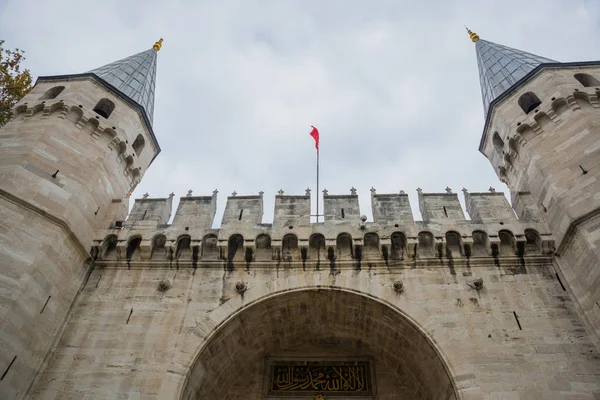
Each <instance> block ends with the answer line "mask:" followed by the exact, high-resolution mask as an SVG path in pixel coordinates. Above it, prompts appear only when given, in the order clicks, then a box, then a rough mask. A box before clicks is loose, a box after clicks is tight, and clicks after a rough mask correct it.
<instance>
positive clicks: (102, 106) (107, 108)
mask: <svg viewBox="0 0 600 400" xmlns="http://www.w3.org/2000/svg"><path fill="white" fill-rule="evenodd" d="M114 110H115V103H113V102H112V101H111V100H109V99H107V98H103V99H100V101H99V102H98V104H96V106H95V107H94V112H95V113H96V114H98V115H100V116H102V117H104V118H108V117H110V114H112V112H113V111H114Z"/></svg>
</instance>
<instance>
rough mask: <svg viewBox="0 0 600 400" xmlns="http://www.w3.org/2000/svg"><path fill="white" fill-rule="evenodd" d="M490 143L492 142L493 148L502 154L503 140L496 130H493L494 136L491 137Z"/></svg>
mask: <svg viewBox="0 0 600 400" xmlns="http://www.w3.org/2000/svg"><path fill="white" fill-rule="evenodd" d="M492 143H493V144H494V148H495V149H496V151H497V152H498V153H499V154H502V151H503V150H504V140H502V138H501V137H500V134H499V133H498V132H494V136H493V137H492Z"/></svg>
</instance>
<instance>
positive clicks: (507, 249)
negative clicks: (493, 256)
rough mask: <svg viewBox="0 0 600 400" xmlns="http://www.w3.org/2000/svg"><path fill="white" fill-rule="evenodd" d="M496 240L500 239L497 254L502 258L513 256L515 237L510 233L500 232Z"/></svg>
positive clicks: (506, 231)
mask: <svg viewBox="0 0 600 400" xmlns="http://www.w3.org/2000/svg"><path fill="white" fill-rule="evenodd" d="M498 239H500V246H499V249H498V250H499V252H500V255H503V256H512V255H515V250H516V240H515V235H513V233H512V232H511V231H508V230H502V231H500V232H498Z"/></svg>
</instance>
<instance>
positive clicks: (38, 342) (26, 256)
mask: <svg viewBox="0 0 600 400" xmlns="http://www.w3.org/2000/svg"><path fill="white" fill-rule="evenodd" d="M57 86H62V87H64V89H63V90H62V91H61V92H60V93H59V94H58V96H56V97H55V98H51V99H50V98H46V96H45V93H46V92H47V91H48V90H49V89H51V88H54V87H57ZM102 98H108V99H109V100H111V101H113V102H114V103H115V105H116V107H115V110H114V111H113V113H112V114H110V115H109V116H108V118H105V117H104V116H101V115H99V114H97V113H96V112H94V111H93V109H94V107H95V105H96V104H97V103H98V102H99V101H100V99H102ZM138 135H142V136H145V146H144V148H143V149H142V150H141V151H140V149H139V148H138V150H137V151H136V150H135V149H134V148H133V147H132V144H133V143H134V140H135V139H136V138H137V137H138ZM138 143H139V141H138ZM0 147H2V157H1V158H0V202H1V203H0V220H1V224H2V225H1V226H2V231H0V255H1V258H0V262H1V269H0V304H1V305H2V314H1V315H0V316H1V323H2V325H1V326H2V329H3V332H2V338H1V340H2V346H1V347H2V349H1V353H0V354H1V356H0V371H3V372H0V373H6V375H5V376H4V378H3V379H1V380H0V398H3V399H4V398H6V399H21V398H23V396H24V395H25V393H26V392H27V390H28V388H29V387H30V385H31V384H32V382H33V380H34V378H35V376H36V374H37V373H38V372H39V369H40V367H41V365H42V363H43V361H44V360H45V358H46V356H47V355H48V351H49V350H50V349H51V348H52V346H53V344H54V343H55V342H56V341H57V340H58V338H59V337H60V335H61V330H62V326H63V323H64V321H65V316H66V315H67V313H68V311H69V309H70V307H71V306H72V302H73V301H74V299H75V296H76V294H77V291H78V289H79V288H80V287H81V285H82V283H83V280H84V278H85V276H86V273H87V272H89V265H84V261H85V260H86V259H88V258H89V250H90V247H91V245H92V240H93V239H94V237H95V235H96V232H97V231H98V229H106V228H108V227H109V226H110V224H114V223H115V221H116V220H119V219H123V217H124V216H125V215H126V209H127V199H126V197H127V196H128V194H129V193H130V191H131V190H133V189H134V188H135V186H136V185H137V183H138V182H139V181H140V179H141V178H142V176H143V173H144V172H145V171H146V169H147V167H148V166H149V164H150V162H151V160H152V159H153V157H154V155H155V154H156V152H157V149H156V148H154V144H153V143H152V140H151V138H150V136H149V131H148V129H147V127H146V126H145V125H144V123H143V121H142V119H141V117H140V115H139V113H138V111H137V110H136V109H134V108H132V107H131V106H130V105H129V104H128V103H126V102H124V101H123V100H122V99H119V98H118V97H117V96H115V95H114V94H112V93H110V92H109V91H108V90H106V89H105V88H104V87H102V86H99V85H97V84H96V83H95V82H94V81H92V80H91V79H90V78H86V79H71V80H69V81H66V80H64V79H63V80H61V79H57V81H49V80H47V81H44V82H41V83H38V84H36V86H35V87H34V88H33V89H32V91H31V92H30V93H28V94H27V95H26V96H25V97H24V98H23V99H22V100H21V101H20V102H19V103H18V104H17V105H16V107H15V109H14V117H13V119H12V120H11V121H9V122H8V123H7V124H6V125H5V126H4V127H2V129H1V130H0ZM48 299H49V300H48ZM46 301H47V304H46V307H45V308H44V304H45V302H46ZM42 309H43V312H42V311H41V310H42ZM15 356H16V357H17V358H16V359H15V358H14V357H15ZM13 360H14V361H13Z"/></svg>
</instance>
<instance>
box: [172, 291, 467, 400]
mask: <svg viewBox="0 0 600 400" xmlns="http://www.w3.org/2000/svg"><path fill="white" fill-rule="evenodd" d="M282 365H283V366H285V367H286V368H288V369H289V370H290V371H296V372H297V371H298V368H299V367H296V366H301V367H300V372H302V371H304V373H306V372H307V371H308V372H309V373H311V371H324V372H325V373H328V371H329V372H330V373H331V374H335V373H336V372H335V371H337V372H340V371H341V373H342V374H345V373H346V372H347V371H348V370H347V369H346V370H344V369H343V367H344V366H345V365H346V366H347V365H354V366H362V367H361V368H362V370H364V373H365V374H366V375H365V376H364V377H363V378H362V381H361V382H363V383H364V382H366V381H367V380H368V388H367V389H368V390H367V389H365V388H364V385H363V387H362V389H361V390H359V391H357V390H356V387H357V386H360V385H354V386H352V385H346V386H348V389H349V390H347V391H343V390H338V391H333V390H329V389H331V387H330V388H329V389H327V388H325V390H322V389H323V388H324V386H323V385H321V386H320V387H317V390H313V389H315V385H312V387H311V385H308V386H309V387H308V390H297V389H299V385H295V388H294V390H293V391H292V392H291V393H290V392H289V391H286V390H283V391H277V390H274V389H279V386H277V385H275V384H274V381H275V380H276V379H277V377H276V375H277V373H278V372H277V371H278V370H277V368H279V367H280V366H282ZM328 368H329V370H328ZM336 368H337V369H336ZM293 373H295V372H292V374H293ZM316 374H317V373H316V372H314V373H312V375H316ZM311 379H312V378H311ZM280 386H281V387H283V386H285V385H280ZM292 386H294V385H292ZM304 386H307V385H304ZM317 386H318V385H317ZM318 395H323V397H324V398H325V399H336V400H342V399H378V400H392V399H393V400H402V399H411V400H413V399H415V400H416V399H432V400H438V399H439V400H455V399H457V398H458V397H457V395H456V390H455V388H454V385H453V381H452V378H451V376H450V374H449V372H448V368H447V367H446V365H445V363H444V361H443V360H442V358H441V357H440V354H439V352H438V351H437V349H436V348H435V347H434V345H433V344H432V343H431V341H430V340H429V338H428V337H427V336H426V335H425V334H424V333H423V332H422V331H421V329H420V328H419V327H417V326H416V325H415V324H414V323H413V322H412V321H410V320H409V319H408V318H407V317H406V316H405V315H403V314H402V313H401V312H400V311H399V310H397V309H395V308H393V307H392V306H390V305H388V304H386V303H384V302H381V301H378V300H376V299H374V298H372V297H368V296H366V295H363V294H359V293H356V292H351V291H346V290H339V289H303V290H294V291H288V292H283V293H279V294H276V295H272V296H270V297H267V298H265V299H262V300H259V301H256V302H255V303H253V304H251V305H249V306H247V307H245V308H243V309H242V310H241V311H239V312H238V313H236V314H234V315H233V316H232V317H230V318H229V319H228V320H227V321H226V322H224V323H223V324H222V325H221V326H220V327H218V328H217V329H216V330H215V331H214V332H213V333H212V334H211V335H210V337H209V338H208V341H207V343H206V344H205V345H204V346H203V347H202V349H201V350H200V352H199V354H198V356H197V358H196V361H195V362H194V363H193V365H192V367H191V369H190V371H189V374H188V376H187V378H186V381H185V384H184V387H183V390H182V395H181V399H182V400H200V399H202V400H204V399H219V400H229V399H231V400H233V399H256V400H258V399H261V400H262V399H266V400H271V399H273V400H280V399H290V400H291V399H305V400H308V399H311V400H312V399H315V398H318V397H317V396H318Z"/></svg>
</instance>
